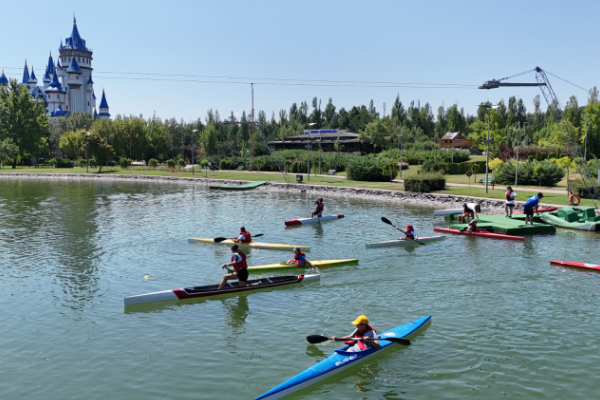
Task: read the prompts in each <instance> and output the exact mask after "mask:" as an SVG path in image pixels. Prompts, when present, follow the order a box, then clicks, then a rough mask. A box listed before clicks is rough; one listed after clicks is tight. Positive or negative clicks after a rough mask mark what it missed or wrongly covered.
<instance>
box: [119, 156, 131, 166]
mask: <svg viewBox="0 0 600 400" xmlns="http://www.w3.org/2000/svg"><path fill="white" fill-rule="evenodd" d="M119 166H120V167H121V168H123V169H126V168H128V167H129V166H131V160H130V159H129V158H126V157H121V158H120V159H119Z"/></svg>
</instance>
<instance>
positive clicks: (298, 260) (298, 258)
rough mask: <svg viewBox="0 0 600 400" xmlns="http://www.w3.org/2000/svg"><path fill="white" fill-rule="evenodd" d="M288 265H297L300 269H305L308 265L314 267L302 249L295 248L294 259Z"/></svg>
mask: <svg viewBox="0 0 600 400" xmlns="http://www.w3.org/2000/svg"><path fill="white" fill-rule="evenodd" d="M287 264H296V265H297V266H298V268H304V267H306V266H307V265H308V266H309V267H312V266H313V265H312V264H311V263H310V261H308V260H307V259H306V255H305V254H304V253H303V252H302V251H300V247H294V258H292V259H291V260H288V262H287Z"/></svg>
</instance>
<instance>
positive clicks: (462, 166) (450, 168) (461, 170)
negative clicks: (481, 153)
mask: <svg viewBox="0 0 600 400" xmlns="http://www.w3.org/2000/svg"><path fill="white" fill-rule="evenodd" d="M473 165H476V166H477V172H482V171H485V161H467V162H461V163H446V165H445V167H444V171H446V173H447V174H450V175H464V174H466V173H467V171H471V168H472V166H473Z"/></svg>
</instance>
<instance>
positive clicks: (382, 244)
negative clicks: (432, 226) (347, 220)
mask: <svg viewBox="0 0 600 400" xmlns="http://www.w3.org/2000/svg"><path fill="white" fill-rule="evenodd" d="M443 239H446V236H444V235H440V236H429V237H427V236H426V237H420V238H418V239H417V240H410V239H394V240H386V241H385V242H378V243H372V244H368V245H367V247H368V248H372V247H385V246H413V245H417V246H419V242H421V243H427V242H435V241H438V240H443Z"/></svg>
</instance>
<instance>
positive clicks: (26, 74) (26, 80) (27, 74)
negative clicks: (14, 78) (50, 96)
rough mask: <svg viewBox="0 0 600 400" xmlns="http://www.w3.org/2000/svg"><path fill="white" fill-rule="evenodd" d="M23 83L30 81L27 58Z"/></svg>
mask: <svg viewBox="0 0 600 400" xmlns="http://www.w3.org/2000/svg"><path fill="white" fill-rule="evenodd" d="M22 83H25V84H27V83H29V68H27V60H25V68H23V80H22Z"/></svg>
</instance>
